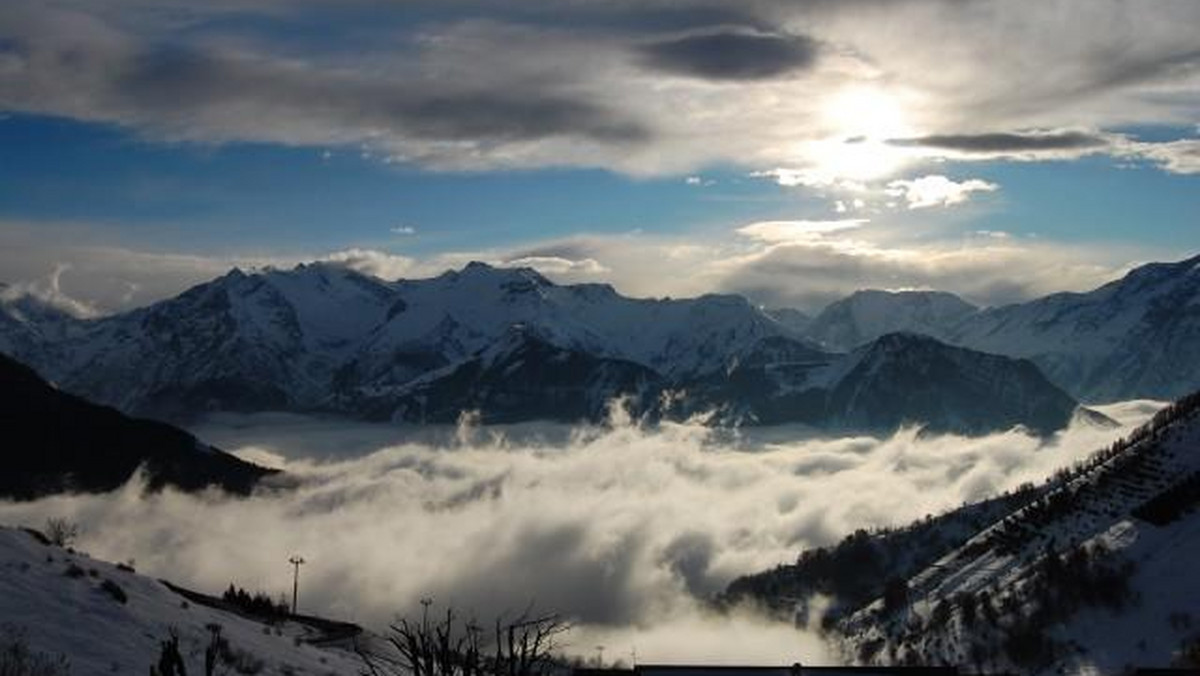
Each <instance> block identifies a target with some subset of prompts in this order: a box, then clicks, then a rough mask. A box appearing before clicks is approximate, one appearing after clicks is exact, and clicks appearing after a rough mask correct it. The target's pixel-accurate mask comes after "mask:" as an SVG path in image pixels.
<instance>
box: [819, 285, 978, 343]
mask: <svg viewBox="0 0 1200 676" xmlns="http://www.w3.org/2000/svg"><path fill="white" fill-rule="evenodd" d="M976 312H978V308H976V307H975V306H974V305H971V304H970V303H968V302H966V301H965V300H963V299H961V298H959V297H958V296H955V295H954V294H952V293H946V292H943V291H875V290H867V291H856V292H855V293H853V294H851V295H849V296H847V297H846V298H843V299H842V300H839V301H835V302H833V303H831V304H829V305H828V306H827V307H826V308H825V309H824V310H822V311H821V313H820V314H819V315H817V316H816V317H815V318H814V319H813V320H812V322H811V323H809V325H808V326H807V327H806V329H805V333H806V334H807V335H808V336H809V337H810V338H813V339H814V340H816V341H818V342H820V343H821V344H823V345H827V346H829V347H830V348H832V349H836V350H850V349H854V348H856V347H858V346H860V345H862V344H863V343H867V342H870V341H872V340H875V339H876V338H878V337H880V336H882V335H885V334H888V333H895V332H898V331H911V332H916V333H924V334H926V335H930V336H933V337H935V338H940V339H943V340H944V339H945V338H946V337H948V336H950V335H952V333H953V330H954V329H955V327H957V326H958V325H959V324H960V323H962V321H963V319H965V318H967V317H969V316H971V315H972V314H974V313H976Z"/></svg>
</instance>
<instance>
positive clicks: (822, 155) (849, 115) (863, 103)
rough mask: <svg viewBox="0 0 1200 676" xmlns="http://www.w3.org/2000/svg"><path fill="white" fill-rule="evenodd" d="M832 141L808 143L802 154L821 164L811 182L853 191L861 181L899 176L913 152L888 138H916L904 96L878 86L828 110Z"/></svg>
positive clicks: (846, 96)
mask: <svg viewBox="0 0 1200 676" xmlns="http://www.w3.org/2000/svg"><path fill="white" fill-rule="evenodd" d="M821 121H822V123H823V126H824V127H825V128H826V129H828V130H830V133H829V135H828V136H827V137H825V138H823V139H820V140H814V141H808V142H805V143H804V144H802V147H801V148H800V150H801V153H800V156H803V157H806V158H810V159H813V160H815V162H814V164H813V166H812V167H811V169H810V170H808V171H806V172H805V173H806V175H807V177H808V178H809V181H807V182H808V183H810V184H819V185H838V186H840V187H844V188H853V187H854V186H855V184H856V183H859V182H862V181H870V180H876V179H880V178H884V177H887V176H890V175H893V174H895V173H897V172H898V171H899V170H900V169H901V167H902V166H903V165H904V164H905V162H906V160H908V159H909V158H910V157H911V155H912V153H911V152H910V151H909V150H907V149H905V148H900V147H897V146H893V145H889V144H888V142H887V141H888V139H892V138H901V137H906V136H910V135H912V132H913V129H912V126H911V125H910V124H909V122H908V120H907V119H906V116H905V112H904V109H903V107H902V106H901V104H900V101H899V100H898V98H897V97H896V96H895V95H893V94H891V93H888V92H886V91H884V90H882V89H879V88H877V87H865V86H855V87H851V88H847V89H844V90H842V91H840V92H838V93H836V94H834V95H833V96H832V97H831V98H830V99H829V101H828V102H827V103H826V104H825V105H824V106H822V115H821Z"/></svg>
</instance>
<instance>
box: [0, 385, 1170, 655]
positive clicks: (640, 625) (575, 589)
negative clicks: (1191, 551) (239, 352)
mask: <svg viewBox="0 0 1200 676" xmlns="http://www.w3.org/2000/svg"><path fill="white" fill-rule="evenodd" d="M1158 406H1159V404H1157V403H1154V402H1129V403H1125V404H1118V405H1113V406H1109V407H1105V408H1104V409H1103V410H1104V412H1105V413H1107V414H1108V415H1109V416H1111V417H1113V418H1114V419H1117V420H1118V421H1120V422H1121V423H1122V427H1121V428H1120V429H1115V430H1114V429H1100V428H1096V427H1092V426H1088V425H1078V426H1076V427H1073V428H1072V429H1070V430H1067V431H1066V432H1064V433H1062V434H1060V435H1058V436H1056V437H1054V438H1053V439H1051V440H1048V441H1045V442H1042V441H1040V440H1038V439H1036V438H1032V437H1029V436H1026V435H1024V434H1022V433H1020V432H1016V431H1014V432H1009V433H1005V434H996V435H993V436H989V437H983V438H962V437H956V436H938V437H923V436H920V435H917V434H915V433H914V432H912V431H901V432H900V433H897V434H896V435H894V436H892V437H890V438H886V439H873V438H867V437H853V438H837V439H829V438H814V437H812V436H805V435H801V434H799V433H798V432H797V431H796V430H791V429H782V428H777V429H771V430H754V431H749V432H744V433H742V434H741V435H735V434H730V433H728V432H724V433H719V432H714V431H712V430H709V429H706V428H704V427H701V426H693V425H665V426H662V427H658V428H654V429H643V428H640V427H638V426H636V425H630V424H614V425H613V426H611V427H603V428H600V427H595V428H573V429H572V428H564V427H545V426H518V427H511V428H482V429H479V428H472V427H469V426H468V427H462V428H459V429H440V430H423V431H421V432H419V433H418V432H415V431H414V430H413V429H412V428H407V429H406V428H398V427H390V426H385V425H371V424H363V423H354V422H347V421H340V420H339V421H334V420H328V419H319V418H309V417H303V416H295V415H281V414H271V415H255V416H234V415H220V416H215V417H213V418H210V419H209V420H207V421H205V422H204V423H203V424H201V425H199V426H197V427H196V429H195V431H196V432H197V433H198V434H199V435H200V436H201V437H202V438H204V439H205V440H207V441H209V442H211V443H214V444H216V445H218V446H220V447H222V448H225V449H227V450H230V451H232V452H235V453H237V454H238V455H240V456H241V457H243V458H246V459H250V460H254V461H256V462H260V463H264V464H269V465H272V466H277V467H280V468H282V469H284V470H285V471H286V472H287V473H288V475H290V476H292V477H294V478H295V479H297V480H298V481H299V486H298V487H297V488H296V489H295V490H290V491H283V492H276V493H269V494H264V495H260V496H256V497H253V498H249V499H228V498H224V497H218V496H216V495H212V494H208V495H201V496H189V495H183V494H180V493H177V492H174V491H167V492H165V493H162V494H158V495H152V496H145V497H143V496H142V495H141V494H140V492H139V490H138V487H136V486H129V487H127V488H126V489H124V490H122V491H118V492H116V493H113V494H108V495H99V496H73V497H54V498H47V499H43V500H39V501H37V502H33V503H24V504H12V503H3V504H0V522H2V523H8V524H30V525H38V524H40V523H42V522H44V521H45V519H46V518H47V517H49V516H65V517H68V518H70V519H72V520H74V521H76V522H78V523H79V524H80V525H81V526H82V528H83V534H82V537H81V539H80V542H79V546H80V548H81V549H83V550H85V551H88V552H90V553H91V554H92V555H93V556H97V557H102V558H105V559H110V560H120V561H125V560H129V559H136V562H137V566H138V568H139V571H140V572H143V573H148V574H151V575H155V576H160V577H165V578H168V579H171V580H173V581H176V582H179V583H181V584H185V585H189V586H192V587H196V588H199V589H203V590H208V591H213V592H216V591H219V590H221V589H223V588H225V587H226V586H228V585H229V583H230V582H231V581H232V582H236V583H237V584H239V585H241V586H244V587H246V588H248V589H251V590H260V589H261V590H267V591H270V592H271V593H272V594H273V595H279V594H282V593H284V592H285V591H287V592H290V585H291V566H290V565H289V564H288V563H287V559H288V557H289V556H290V555H291V554H293V553H299V554H302V555H303V556H304V557H305V559H306V560H307V561H308V563H307V564H306V565H305V566H304V567H303V568H302V569H301V583H300V589H301V591H300V604H301V610H303V611H308V612H313V613H321V614H327V615H331V616H335V617H341V618H346V619H353V620H357V621H359V622H362V623H365V624H368V625H371V626H381V625H382V624H383V623H384V622H386V621H387V620H389V619H391V618H392V617H393V616H395V615H396V614H397V613H404V614H408V613H412V612H414V609H417V610H419V605H418V604H419V600H420V599H421V598H424V597H432V598H434V599H435V600H436V601H437V602H438V603H439V604H452V605H453V606H455V607H456V608H460V609H463V610H467V611H473V612H474V613H476V614H477V616H478V617H479V618H481V619H484V620H487V619H488V618H491V617H492V616H494V615H495V614H497V613H500V612H503V611H506V610H519V609H522V608H524V607H525V606H526V605H528V604H529V603H530V602H531V601H533V602H534V603H536V604H537V606H538V607H539V608H541V609H546V610H557V611H560V612H562V613H564V614H567V615H569V616H571V617H574V618H576V619H577V620H578V622H579V627H578V628H577V629H576V630H575V631H574V632H573V633H572V634H571V638H570V641H571V646H572V648H573V650H574V652H577V653H579V654H585V655H589V656H590V655H594V654H595V650H596V646H598V645H604V646H606V651H605V656H606V657H607V658H609V659H616V658H625V659H626V660H628V656H629V654H630V651H632V650H633V649H634V648H636V650H637V655H638V658H639V659H640V660H642V661H655V662H663V661H711V662H775V663H791V662H793V661H796V660H802V661H805V662H809V663H819V662H822V661H824V660H825V659H827V658H828V656H827V655H825V653H824V652H823V650H822V647H821V645H820V641H819V640H817V639H816V638H815V637H814V636H813V635H811V634H808V633H805V632H801V631H797V630H794V629H792V628H791V627H790V626H789V625H787V624H782V623H767V622H765V621H763V620H760V619H756V618H752V617H749V616H746V615H743V616H739V617H736V618H730V619H720V618H714V617H710V616H708V615H707V614H706V613H704V612H702V609H701V605H700V604H699V603H697V601H696V598H697V597H704V596H706V595H709V594H712V593H714V592H716V591H718V590H720V589H722V588H723V587H724V585H725V584H726V583H727V582H729V580H731V579H732V578H733V577H735V576H737V575H740V574H744V573H749V572H754V571H758V570H762V569H764V568H768V567H771V566H774V565H775V564H778V563H781V562H788V561H792V560H794V559H795V557H796V555H797V553H798V552H799V551H800V550H802V549H804V548H806V547H812V546H816V545H823V544H829V543H832V542H835V541H837V540H838V539H839V538H840V537H842V536H843V535H845V534H847V533H849V532H851V531H853V530H855V529H857V528H871V527H876V526H892V525H901V524H904V523H906V522H908V521H910V520H913V519H917V518H921V517H924V516H925V515H926V514H931V513H932V514H936V513H938V512H942V511H945V510H947V509H950V508H953V507H957V506H959V505H961V504H962V503H964V502H970V501H975V500H979V499H981V498H985V497H988V496H990V495H994V494H996V493H998V492H1000V491H1003V490H1005V489H1008V488H1011V487H1014V486H1016V485H1018V484H1020V483H1022V482H1025V481H1037V480H1040V479H1042V478H1044V477H1046V476H1047V475H1048V474H1050V473H1051V472H1052V471H1053V470H1055V469H1056V468H1059V467H1063V466H1065V465H1069V464H1071V463H1072V462H1074V461H1075V460H1078V459H1080V458H1082V457H1084V456H1086V455H1087V454H1089V453H1090V452H1091V451H1093V450H1095V449H1097V448H1099V447H1100V446H1102V445H1104V444H1107V443H1109V442H1111V441H1112V440H1113V439H1114V438H1116V437H1117V436H1119V435H1122V434H1124V433H1126V432H1127V431H1128V430H1129V429H1130V428H1131V427H1132V426H1134V425H1136V424H1139V423H1141V422H1143V421H1144V420H1145V419H1146V418H1147V417H1149V416H1150V415H1151V414H1152V413H1153V412H1154V411H1155V410H1157V408H1158Z"/></svg>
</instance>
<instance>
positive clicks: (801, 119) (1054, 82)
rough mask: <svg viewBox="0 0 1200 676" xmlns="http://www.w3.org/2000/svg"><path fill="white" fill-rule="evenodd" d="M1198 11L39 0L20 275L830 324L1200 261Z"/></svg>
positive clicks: (6, 123)
mask: <svg viewBox="0 0 1200 676" xmlns="http://www.w3.org/2000/svg"><path fill="white" fill-rule="evenodd" d="M1131 4H1132V5H1138V7H1137V8H1136V9H1137V11H1136V12H1133V13H1132V14H1131V13H1130V12H1131V8H1130V7H1129V5H1131ZM1197 21H1200V9H1198V8H1197V6H1196V5H1195V3H1188V2H1136V1H1135V2H1118V1H1117V0H1102V1H1101V2H1091V3H1088V2H1082V0H1053V1H1052V2H1041V3H1034V2H1000V1H999V0H978V1H977V2H974V3H966V4H964V3H955V2H951V1H950V0H899V1H897V2H894V3H882V4H880V3H874V2H868V1H867V0H850V1H849V2H841V3H824V2H799V3H796V2H793V3H787V2H773V1H764V2H761V3H737V4H731V3H719V2H714V1H711V0H687V1H685V2H658V1H657V0H652V1H650V2H646V3H639V4H638V5H636V6H635V5H617V4H605V3H596V4H580V5H574V6H567V7H564V6H561V5H556V4H554V3H546V2H541V1H540V0H526V1H520V0H514V1H513V2H507V3H502V4H496V3H474V2H460V3H454V4H453V5H452V6H451V5H447V4H445V3H425V2H411V3H382V2H373V1H372V0H360V1H358V2H355V3H352V4H346V3H328V2H320V1H319V0H277V1H275V2H271V3H242V2H238V1H237V0H220V1H218V2H213V3H209V4H206V5H204V6H202V7H199V8H197V7H193V6H191V5H190V4H186V3H179V2H174V1H173V0H157V1H155V0H108V1H106V2H101V3H87V2H83V1H82V0H53V1H50V2H32V1H26V0H14V1H13V2H11V3H6V4H5V6H4V7H3V8H0V244H3V245H4V247H3V249H4V250H5V251H7V255H2V254H0V279H2V280H5V281H8V282H10V283H14V284H16V285H18V286H19V287H21V288H25V289H36V290H38V291H39V292H41V293H48V294H59V295H63V296H64V297H65V296H68V295H70V296H73V297H74V298H75V299H76V300H79V301H80V302H81V303H82V304H83V305H84V306H88V307H91V308H93V309H94V311H97V312H105V311H112V310H114V309H120V308H123V307H129V306H132V305H137V304H141V303H145V302H150V301H152V300H155V299H157V298H161V297H164V296H166V295H170V294H172V293H176V292H178V291H179V290H182V288H185V287H186V286H187V285H189V284H192V283H197V282H199V281H202V280H203V279H206V278H208V277H210V276H212V275H213V274H217V273H219V272H220V271H221V270H223V269H226V268H228V267H230V266H232V265H242V266H255V265H267V264H271V265H290V264H294V263H296V262H300V261H305V260H314V259H325V260H336V261H339V262H341V263H343V264H348V265H353V266H356V267H359V268H361V269H364V270H365V271H368V272H372V273H374V274H380V275H381V276H389V277H396V276H420V275H425V274H435V273H436V272H437V271H439V270H441V269H444V268H445V267H452V266H455V265H459V264H462V263H463V262H465V261H467V260H471V259H483V260H487V261H489V262H493V263H496V264H501V265H504V264H528V265H532V266H534V267H538V268H539V269H542V270H543V271H544V272H546V273H547V274H548V275H550V276H552V277H555V278H557V279H560V280H562V281H564V282H572V281H610V282H613V283H614V284H616V285H617V286H618V288H619V289H621V290H622V291H625V292H627V293H633V294H637V295H689V294H694V293H703V292H707V291H731V292H738V293H745V294H747V295H749V296H751V297H752V298H754V299H755V300H757V301H759V302H762V303H764V304H789V305H795V306H799V307H804V308H805V309H816V308H819V306H820V305H821V304H822V303H824V302H828V300H831V299H833V298H836V297H837V296H838V295H839V294H841V293H845V292H848V291H852V290H854V289H856V288H863V287H874V286H882V287H885V288H925V287H937V288H946V289H947V290H951V291H955V292H958V293H961V294H963V295H964V296H966V297H968V298H970V299H972V300H975V301H976V302H981V303H999V302H1008V301H1012V300H1020V299H1022V298H1027V297H1032V296H1035V295H1038V294H1041V293H1047V292H1050V291H1055V290H1060V289H1085V288H1089V287H1090V286H1094V285H1095V284H1098V283H1101V282H1103V281H1105V280H1107V279H1110V278H1112V277H1113V276H1114V275H1118V274H1120V273H1121V272H1122V271H1123V270H1125V269H1127V268H1128V267H1129V266H1130V265H1134V264H1137V263H1140V262H1144V261H1146V260H1151V259H1162V258H1181V257H1184V256H1187V255H1189V254H1194V253H1196V252H1198V251H1200V223H1197V220H1200V218H1198V216H1197V215H1198V214H1200V190H1197V188H1198V187H1200V138H1198V134H1197V125H1198V124H1200V75H1197V73H1200V68H1196V67H1195V66H1197V65H1200V56H1198V55H1200V40H1198V38H1197V36H1196V35H1195V31H1193V30H1189V27H1190V26H1194V25H1196V22H1197ZM533 44H536V45H537V49H536V50H533V49H528V46H529V45H533ZM764 222H765V223H768V224H772V225H770V226H769V227H765V228H764V227H757V228H756V227H753V226H755V224H762V223H764ZM780 223H783V224H785V226H784V227H780V226H779V224H780ZM763 233H771V234H770V235H769V236H764V235H763Z"/></svg>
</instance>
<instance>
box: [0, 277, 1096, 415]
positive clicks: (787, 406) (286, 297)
mask: <svg viewBox="0 0 1200 676" xmlns="http://www.w3.org/2000/svg"><path fill="white" fill-rule="evenodd" d="M22 302H23V303H24V304H23V305H21V304H17V303H16V302H14V301H12V300H11V299H10V300H8V301H5V303H4V304H0V351H6V352H8V353H10V354H11V355H12V356H14V357H15V358H17V359H20V360H22V361H24V362H26V363H28V364H30V365H32V366H34V367H35V368H36V369H37V370H38V371H39V372H41V373H43V374H45V375H46V376H47V377H48V378H50V379H51V380H52V381H54V382H55V383H56V384H57V385H59V386H60V387H61V388H62V389H64V390H65V391H68V392H72V393H75V394H78V395H80V396H84V397H86V398H88V399H90V400H93V401H96V402H98V403H102V404H106V405H111V406H115V407H117V408H119V409H121V410H122V411H125V412H127V413H130V414H134V415H140V416H150V417H155V418H160V419H166V420H184V419H187V418H188V417H189V416H192V415H195V414H197V413H202V412H205V411H212V410H232V411H260V410H291V411H322V412H334V413H339V414H345V415H351V416H355V417H360V418H369V419H380V420H396V421H404V422H412V423H428V422H436V423H452V422H455V421H456V420H457V419H458V418H459V416H460V415H462V414H464V413H478V415H479V417H480V419H481V420H483V421H484V422H512V421H518V420H533V419H552V420H562V421H577V420H601V419H603V418H604V417H605V416H606V415H607V413H608V410H609V405H610V403H611V402H613V401H614V400H619V401H621V402H622V403H623V405H624V406H625V407H626V408H627V409H628V410H630V411H631V412H632V413H633V414H634V415H636V416H638V417H645V418H650V419H660V418H684V417H692V416H704V417H705V419H708V420H710V421H713V422H716V423H720V424H762V423H785V422H800V423H805V424H809V425H813V426H816V427H823V428H838V429H852V430H859V431H888V430H892V429H895V428H896V427H898V426H899V425H902V424H907V423H913V424H923V425H926V426H928V427H929V428H931V429H937V430H948V431H959V432H967V433H982V432H987V431H991V430H996V429H1007V428H1010V427H1012V426H1013V425H1025V426H1026V427H1028V428H1029V429H1032V430H1035V431H1038V432H1041V433H1047V432H1052V431H1054V430H1057V429H1060V428H1062V427H1064V426H1065V425H1066V424H1068V422H1069V421H1070V420H1071V418H1072V416H1073V415H1074V414H1075V413H1076V409H1077V408H1078V402H1077V401H1076V400H1075V399H1074V398H1073V397H1071V396H1070V395H1068V394H1066V393H1065V392H1063V391H1062V389H1060V388H1059V387H1056V386H1055V385H1054V384H1053V383H1051V382H1049V381H1048V380H1047V379H1046V378H1045V377H1044V376H1043V375H1042V373H1041V372H1040V371H1039V370H1038V369H1037V368H1035V367H1033V366H1032V365H1031V364H1030V363H1029V362H1027V361H1024V360H1022V359H1013V358H1008V357H1003V356H996V355H990V354H984V353H982V352H979V351H977V350H971V349H964V348H962V347H955V346H950V345H947V344H944V343H943V342H941V341H939V340H934V339H931V338H929V337H926V336H921V335H918V334H916V333H888V334H886V335H880V336H877V337H874V338H873V340H871V341H869V342H868V343H866V344H863V345H860V346H858V347H856V348H855V349H851V350H849V351H840V350H836V349H830V348H829V347H826V346H822V345H821V344H819V343H818V342H817V341H816V340H814V339H813V338H812V337H810V336H809V335H807V334H805V333H803V332H801V331H798V330H797V327H796V326H795V323H794V322H781V321H779V320H778V319H777V318H776V316H773V315H772V314H771V313H768V312H765V311H764V310H762V309H761V308H758V307H755V306H754V305H752V304H751V303H750V302H749V301H747V300H746V299H745V298H743V297H741V296H733V295H706V296H701V297H698V298H692V299H635V298H628V297H625V296H622V295H620V294H619V293H617V292H616V291H615V290H614V289H613V288H612V287H611V286H608V285H603V284H578V285H559V284H555V283H553V282H551V281H549V280H548V279H546V278H545V277H543V276H542V275H540V274H538V273H537V272H536V271H534V270H532V269H528V268H496V267H492V266H488V265H486V264H483V263H471V264H468V265H467V266H465V267H464V268H463V269H461V270H457V271H448V272H446V273H444V274H442V275H440V276H438V277H434V278H431V279H422V280H401V281H397V282H387V281H384V280H381V279H378V278H375V277H371V276H369V275H365V274H362V273H359V272H355V271H353V270H350V269H348V268H345V267H341V266H336V265H331V264H309V265H301V266H298V267H296V268H294V269H291V270H276V269H267V270H263V271H260V272H254V273H250V274H247V273H244V272H242V271H240V270H236V269H235V270H233V271H231V272H230V273H229V274H227V275H225V276H223V277H220V278H218V279H214V280H213V281H211V282H208V283H205V284H201V285H199V286H196V287H193V288H191V289H189V290H187V291H185V292H184V293H182V294H180V295H178V296H176V297H174V298H170V299H167V300H164V301H161V302H159V303H155V304H153V305H150V306H148V307H144V308H139V309H136V310H133V311H130V312H126V313H122V314H117V315H112V316H108V317H103V318H99V319H89V320H82V319H74V318H71V317H68V316H65V315H63V314H62V313H53V312H35V311H33V309H32V308H33V307H34V305H35V304H33V303H32V302H30V301H28V300H25V301H22ZM934 314H937V313H934ZM939 316H940V315H939ZM826 324H828V323H826ZM909 324H914V325H919V322H910V323H909ZM901 328H911V327H910V326H908V325H905V326H904V327H901Z"/></svg>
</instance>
